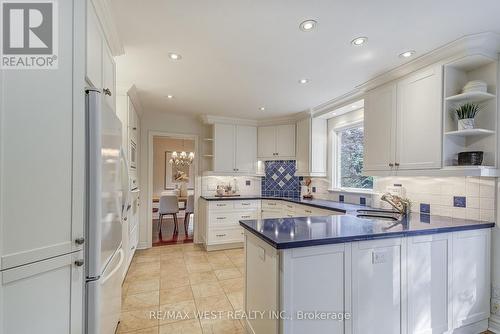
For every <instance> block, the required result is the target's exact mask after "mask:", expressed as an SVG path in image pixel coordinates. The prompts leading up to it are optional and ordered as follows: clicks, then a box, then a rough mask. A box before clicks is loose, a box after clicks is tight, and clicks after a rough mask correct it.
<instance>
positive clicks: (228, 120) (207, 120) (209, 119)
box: [201, 115, 258, 126]
mask: <svg viewBox="0 0 500 334" xmlns="http://www.w3.org/2000/svg"><path fill="white" fill-rule="evenodd" d="M201 120H202V122H203V123H204V124H215V123H225V124H239V125H252V126H257V125H258V122H257V121H256V120H252V119H244V118H233V117H223V116H214V115H201Z"/></svg>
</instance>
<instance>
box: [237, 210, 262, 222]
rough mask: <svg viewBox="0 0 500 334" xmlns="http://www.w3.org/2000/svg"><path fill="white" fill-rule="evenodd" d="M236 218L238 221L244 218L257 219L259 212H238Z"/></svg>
mask: <svg viewBox="0 0 500 334" xmlns="http://www.w3.org/2000/svg"><path fill="white" fill-rule="evenodd" d="M236 218H237V220H238V221H240V220H246V219H259V212H258V211H257V210H252V211H250V210H249V211H247V212H240V213H237V214H236Z"/></svg>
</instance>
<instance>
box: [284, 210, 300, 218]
mask: <svg viewBox="0 0 500 334" xmlns="http://www.w3.org/2000/svg"><path fill="white" fill-rule="evenodd" d="M283 217H285V218H292V217H297V214H296V213H295V211H288V210H286V211H285V213H284V214H283Z"/></svg>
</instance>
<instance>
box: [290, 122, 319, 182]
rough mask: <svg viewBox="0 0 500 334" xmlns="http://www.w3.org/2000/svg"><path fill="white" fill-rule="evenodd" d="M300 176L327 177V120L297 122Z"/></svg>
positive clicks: (298, 169) (298, 172)
mask: <svg viewBox="0 0 500 334" xmlns="http://www.w3.org/2000/svg"><path fill="white" fill-rule="evenodd" d="M296 159H297V172H296V175H298V176H315V177H325V176H326V175H327V167H326V166H327V120H326V119H322V118H311V117H308V118H305V119H303V120H300V121H298V122H297V157H296Z"/></svg>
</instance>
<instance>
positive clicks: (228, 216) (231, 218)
mask: <svg viewBox="0 0 500 334" xmlns="http://www.w3.org/2000/svg"><path fill="white" fill-rule="evenodd" d="M237 223H238V217H237V216H236V214H234V213H231V212H213V213H210V219H209V224H210V225H228V224H232V225H236V224H237Z"/></svg>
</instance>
